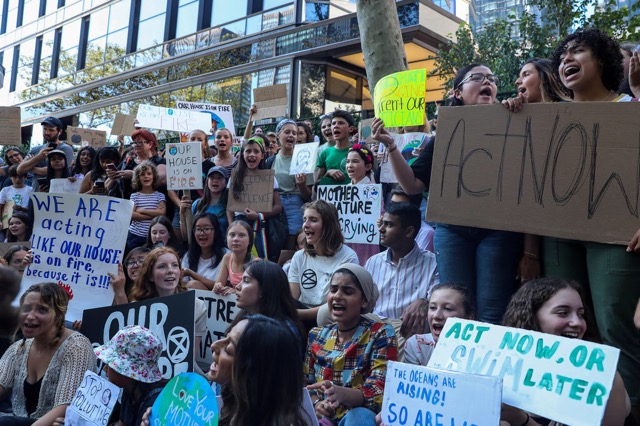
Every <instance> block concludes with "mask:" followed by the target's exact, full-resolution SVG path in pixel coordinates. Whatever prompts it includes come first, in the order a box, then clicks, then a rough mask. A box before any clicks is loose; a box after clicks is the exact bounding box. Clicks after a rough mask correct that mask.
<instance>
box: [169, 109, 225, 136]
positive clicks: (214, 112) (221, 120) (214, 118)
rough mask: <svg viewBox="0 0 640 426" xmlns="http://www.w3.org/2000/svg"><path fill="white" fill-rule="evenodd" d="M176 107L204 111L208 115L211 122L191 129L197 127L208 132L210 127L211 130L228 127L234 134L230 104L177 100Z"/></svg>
mask: <svg viewBox="0 0 640 426" xmlns="http://www.w3.org/2000/svg"><path fill="white" fill-rule="evenodd" d="M176 108H178V109H187V110H191V111H199V112H204V113H206V114H208V115H209V117H210V120H211V122H210V124H209V126H208V127H194V128H192V129H191V130H196V129H199V130H203V131H204V132H205V133H207V134H208V133H209V131H210V130H211V129H213V132H215V131H216V130H218V129H229V131H231V134H233V135H235V134H236V128H235V125H234V124H233V108H231V105H223V104H205V103H202V102H185V101H178V102H176Z"/></svg>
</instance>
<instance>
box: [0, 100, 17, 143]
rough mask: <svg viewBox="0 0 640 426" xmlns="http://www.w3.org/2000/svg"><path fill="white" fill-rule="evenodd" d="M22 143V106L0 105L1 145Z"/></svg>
mask: <svg viewBox="0 0 640 426" xmlns="http://www.w3.org/2000/svg"><path fill="white" fill-rule="evenodd" d="M20 144H22V136H21V134H20V107H0V145H20Z"/></svg>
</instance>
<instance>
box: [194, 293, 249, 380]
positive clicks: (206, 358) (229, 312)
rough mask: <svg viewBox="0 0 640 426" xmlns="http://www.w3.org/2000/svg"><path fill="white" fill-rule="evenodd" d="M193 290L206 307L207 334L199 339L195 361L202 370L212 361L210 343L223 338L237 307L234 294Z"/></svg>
mask: <svg viewBox="0 0 640 426" xmlns="http://www.w3.org/2000/svg"><path fill="white" fill-rule="evenodd" d="M195 292H196V297H197V298H198V299H200V300H202V301H203V302H204V304H205V306H206V307H207V334H206V335H205V336H204V338H203V339H202V340H201V341H200V347H199V348H198V354H197V355H196V362H198V363H199V364H201V367H203V371H208V369H209V366H210V365H211V362H213V356H212V353H211V344H212V343H213V342H217V341H218V340H220V339H222V338H224V336H225V333H226V331H227V329H228V328H229V326H230V325H231V323H232V322H233V320H234V319H235V317H236V314H237V313H238V311H239V308H238V307H237V306H236V295H235V294H230V295H227V296H222V295H219V294H215V293H213V292H211V291H208V290H195Z"/></svg>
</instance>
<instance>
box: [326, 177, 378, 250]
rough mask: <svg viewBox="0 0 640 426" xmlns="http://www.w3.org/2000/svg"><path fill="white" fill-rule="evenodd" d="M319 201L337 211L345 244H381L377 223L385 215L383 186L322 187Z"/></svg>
mask: <svg viewBox="0 0 640 426" xmlns="http://www.w3.org/2000/svg"><path fill="white" fill-rule="evenodd" d="M318 199H319V200H325V201H327V202H329V203H331V204H333V205H334V206H336V209H338V216H339V217H340V228H341V229H342V235H344V240H345V242H347V243H361V244H379V243H380V232H379V231H378V227H377V226H376V221H377V220H378V218H379V217H380V215H381V211H382V185H379V184H367V185H320V186H318Z"/></svg>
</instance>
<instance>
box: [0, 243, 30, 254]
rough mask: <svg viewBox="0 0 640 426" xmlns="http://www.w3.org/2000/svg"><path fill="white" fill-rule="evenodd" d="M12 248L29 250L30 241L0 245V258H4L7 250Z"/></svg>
mask: <svg viewBox="0 0 640 426" xmlns="http://www.w3.org/2000/svg"><path fill="white" fill-rule="evenodd" d="M13 246H24V247H27V248H31V241H18V242H15V243H0V257H4V255H5V254H7V252H8V251H9V249H10V248H11V247H13Z"/></svg>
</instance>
